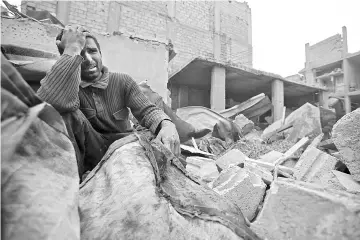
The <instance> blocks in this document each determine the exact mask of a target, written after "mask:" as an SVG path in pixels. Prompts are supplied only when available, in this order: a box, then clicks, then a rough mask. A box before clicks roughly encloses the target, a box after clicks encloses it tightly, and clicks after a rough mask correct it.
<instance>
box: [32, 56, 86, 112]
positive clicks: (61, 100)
mask: <svg viewBox="0 0 360 240" xmlns="http://www.w3.org/2000/svg"><path fill="white" fill-rule="evenodd" d="M82 60H83V58H82V57H81V56H80V55H75V56H70V55H67V54H63V55H62V56H61V57H60V59H59V60H58V61H57V62H56V63H55V65H54V66H53V67H52V68H51V70H50V71H49V72H48V73H47V74H46V76H45V78H44V79H42V80H41V82H40V84H41V86H40V88H39V90H38V91H37V94H38V96H39V97H40V98H41V99H42V100H43V101H45V102H47V103H49V104H51V105H52V106H53V107H54V108H55V109H56V110H58V111H59V112H60V113H65V112H72V111H75V110H77V109H78V108H79V105H80V102H79V84H80V81H81V77H80V74H81V69H80V67H81V66H80V65H81V62H82Z"/></svg>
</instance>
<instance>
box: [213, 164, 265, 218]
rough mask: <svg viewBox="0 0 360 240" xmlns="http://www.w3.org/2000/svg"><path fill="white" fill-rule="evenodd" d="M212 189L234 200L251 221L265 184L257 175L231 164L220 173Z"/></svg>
mask: <svg viewBox="0 0 360 240" xmlns="http://www.w3.org/2000/svg"><path fill="white" fill-rule="evenodd" d="M213 189H214V191H215V192H217V193H218V194H220V195H221V196H225V197H226V198H228V199H229V200H231V201H232V202H234V203H235V204H236V205H237V206H238V207H239V208H240V209H241V211H242V213H243V214H244V216H245V217H246V218H247V219H248V220H250V221H251V220H252V219H253V218H254V217H255V214H256V211H257V209H258V206H259V205H260V203H261V202H262V200H263V198H264V194H265V189H266V185H265V183H264V182H263V181H262V180H261V178H260V177H259V176H258V175H256V174H254V173H252V172H250V171H248V170H246V169H242V168H239V167H237V166H233V167H230V168H228V169H227V170H225V171H224V172H222V173H221V174H220V176H219V179H218V180H216V181H215V182H214V184H213Z"/></svg>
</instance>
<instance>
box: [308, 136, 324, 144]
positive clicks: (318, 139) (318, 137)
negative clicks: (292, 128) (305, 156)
mask: <svg viewBox="0 0 360 240" xmlns="http://www.w3.org/2000/svg"><path fill="white" fill-rule="evenodd" d="M323 137H324V133H321V134H319V135H318V136H317V137H315V138H314V139H313V140H312V142H311V143H310V145H309V146H312V147H317V146H318V145H319V143H320V142H321V140H322V139H323Z"/></svg>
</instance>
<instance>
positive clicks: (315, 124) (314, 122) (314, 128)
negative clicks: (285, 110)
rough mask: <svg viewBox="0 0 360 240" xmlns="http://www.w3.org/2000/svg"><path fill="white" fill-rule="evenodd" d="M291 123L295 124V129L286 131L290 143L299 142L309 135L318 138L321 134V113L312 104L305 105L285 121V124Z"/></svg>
mask: <svg viewBox="0 0 360 240" xmlns="http://www.w3.org/2000/svg"><path fill="white" fill-rule="evenodd" d="M290 123H293V125H294V127H293V128H291V129H289V130H286V131H285V134H286V135H288V137H287V138H286V139H287V140H288V141H297V140H298V139H299V138H303V137H305V136H307V135H309V134H313V135H316V136H317V135H319V134H320V133H321V123H320V111H319V109H318V108H317V107H315V106H313V105H312V104H310V103H305V104H304V105H302V106H301V107H300V108H298V109H296V110H295V111H293V112H292V113H291V114H290V115H289V116H288V117H287V118H286V119H285V124H290Z"/></svg>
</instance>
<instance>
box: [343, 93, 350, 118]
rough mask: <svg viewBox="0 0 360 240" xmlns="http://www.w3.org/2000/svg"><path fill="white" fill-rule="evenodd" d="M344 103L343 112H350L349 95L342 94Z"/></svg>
mask: <svg viewBox="0 0 360 240" xmlns="http://www.w3.org/2000/svg"><path fill="white" fill-rule="evenodd" d="M344 100H345V101H344V104H345V113H346V114H348V113H349V112H351V99H350V97H349V95H345V96H344Z"/></svg>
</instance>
